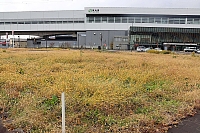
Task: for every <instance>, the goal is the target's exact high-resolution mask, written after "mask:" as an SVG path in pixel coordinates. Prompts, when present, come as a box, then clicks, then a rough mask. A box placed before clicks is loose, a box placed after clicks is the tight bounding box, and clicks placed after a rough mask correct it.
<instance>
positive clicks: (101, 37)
mask: <svg viewBox="0 0 200 133" xmlns="http://www.w3.org/2000/svg"><path fill="white" fill-rule="evenodd" d="M100 40H101V48H102V49H103V47H102V33H100Z"/></svg>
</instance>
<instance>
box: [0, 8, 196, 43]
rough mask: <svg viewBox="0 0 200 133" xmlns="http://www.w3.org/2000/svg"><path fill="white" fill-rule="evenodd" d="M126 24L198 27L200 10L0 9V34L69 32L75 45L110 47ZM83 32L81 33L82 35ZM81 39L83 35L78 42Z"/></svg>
mask: <svg viewBox="0 0 200 133" xmlns="http://www.w3.org/2000/svg"><path fill="white" fill-rule="evenodd" d="M130 26H135V27H171V28H198V29H199V28H200V9H189V8H180V9H176V8H134V7H86V8H85V9H84V10H62V11H25V12H0V35H5V34H6V33H9V34H12V31H14V32H15V34H22V33H27V34H29V33H31V34H35V33H37V34H38V35H39V33H42V35H45V34H47V33H48V34H49V32H51V34H53V33H54V32H55V34H56V32H63V33H71V34H74V36H76V37H77V42H76V44H75V43H74V42H73V44H74V45H80V46H85V47H93V46H94V47H97V46H99V45H100V46H101V45H103V44H106V45H107V46H109V47H111V46H112V45H113V38H114V37H115V36H128V30H129V28H130ZM83 34H85V36H82V35H83ZM81 38H85V39H82V40H85V42H84V41H81Z"/></svg>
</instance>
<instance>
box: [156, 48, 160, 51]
mask: <svg viewBox="0 0 200 133" xmlns="http://www.w3.org/2000/svg"><path fill="white" fill-rule="evenodd" d="M154 50H156V51H162V49H161V48H154Z"/></svg>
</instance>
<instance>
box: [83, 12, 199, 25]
mask: <svg viewBox="0 0 200 133" xmlns="http://www.w3.org/2000/svg"><path fill="white" fill-rule="evenodd" d="M86 17H87V19H86V20H87V21H86V22H87V23H156V24H200V16H184V15H173V16H170V15H144V14H141V15H138V14H137V15H134V14H129V15H128V14H127V15H122V14H118V15H117V14H113V15H112V14H111V15H109V14H106V15H103V14H92V15H91V14H87V15H86Z"/></svg>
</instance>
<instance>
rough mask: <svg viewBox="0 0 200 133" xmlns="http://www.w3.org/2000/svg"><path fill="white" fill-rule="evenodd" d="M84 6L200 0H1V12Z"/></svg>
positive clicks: (194, 0) (198, 0)
mask: <svg viewBox="0 0 200 133" xmlns="http://www.w3.org/2000/svg"><path fill="white" fill-rule="evenodd" d="M84 7H161V8H200V0H0V12H7V11H44V10H77V9H78V10H83V9H84Z"/></svg>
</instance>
